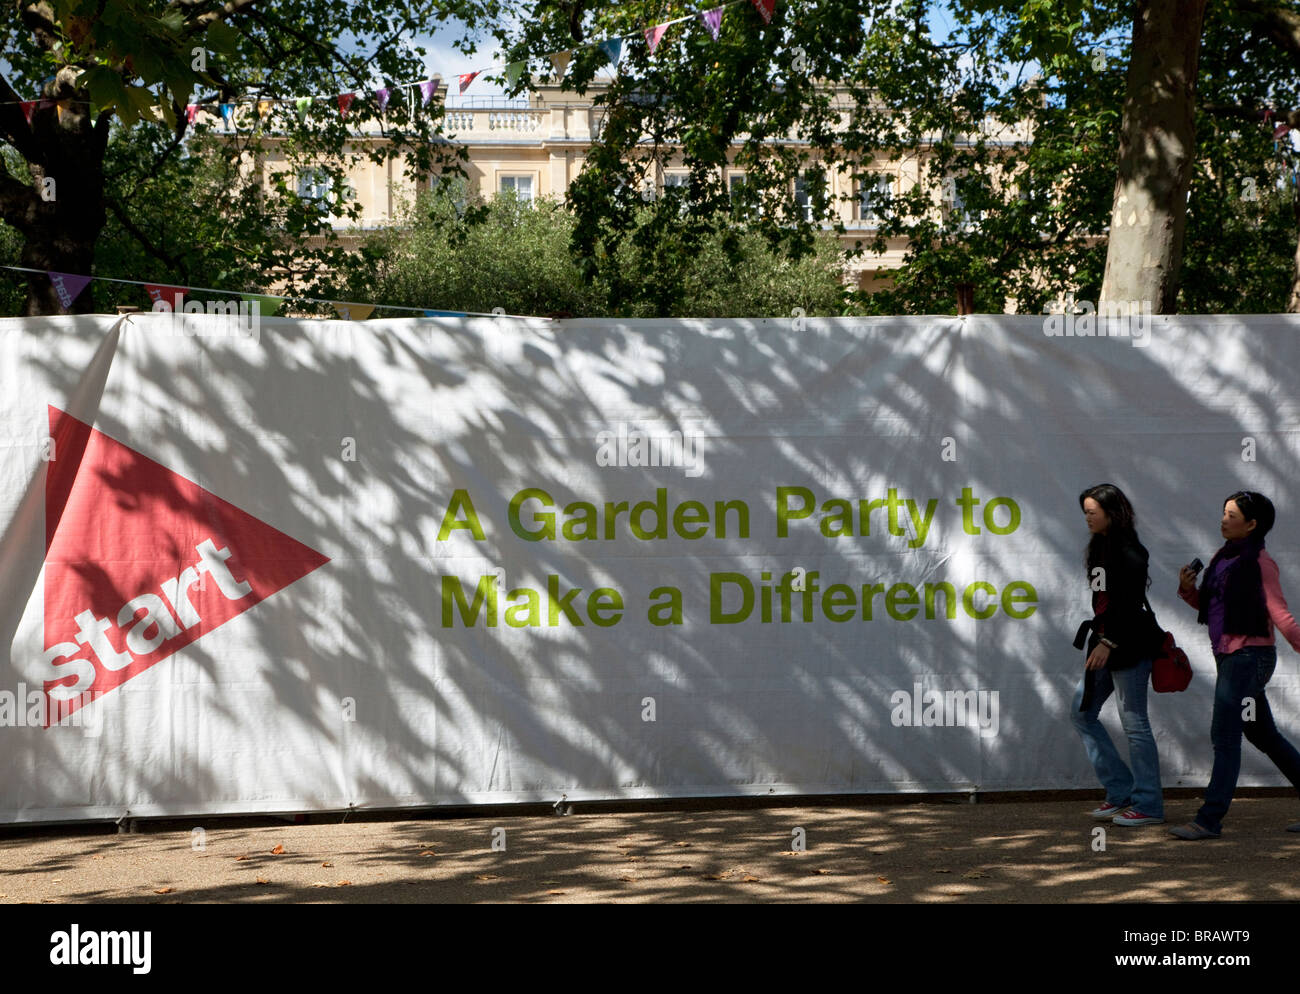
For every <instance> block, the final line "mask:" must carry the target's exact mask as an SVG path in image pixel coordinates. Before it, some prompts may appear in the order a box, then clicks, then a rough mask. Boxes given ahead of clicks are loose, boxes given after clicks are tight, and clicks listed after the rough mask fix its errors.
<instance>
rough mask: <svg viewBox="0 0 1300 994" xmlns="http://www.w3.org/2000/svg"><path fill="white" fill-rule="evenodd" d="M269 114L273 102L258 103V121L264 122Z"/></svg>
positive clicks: (262, 101)
mask: <svg viewBox="0 0 1300 994" xmlns="http://www.w3.org/2000/svg"><path fill="white" fill-rule="evenodd" d="M269 113H271V101H269V100H259V101H258V102H257V119H258V120H259V121H261V120H264V119H265V118H266V115H267V114H269Z"/></svg>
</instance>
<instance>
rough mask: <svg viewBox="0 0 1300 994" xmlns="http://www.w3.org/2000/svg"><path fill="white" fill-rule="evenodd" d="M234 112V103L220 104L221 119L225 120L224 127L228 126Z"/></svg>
mask: <svg viewBox="0 0 1300 994" xmlns="http://www.w3.org/2000/svg"><path fill="white" fill-rule="evenodd" d="M234 114H235V105H234V104H221V120H223V121H225V122H226V127H230V125H231V123H232V120H233V118H234Z"/></svg>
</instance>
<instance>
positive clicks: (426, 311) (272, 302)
mask: <svg viewBox="0 0 1300 994" xmlns="http://www.w3.org/2000/svg"><path fill="white" fill-rule="evenodd" d="M0 269H8V270H12V271H13V272H16V273H44V274H45V275H46V276H47V277H48V278H49V280H50V285H51V286H53V287H54V292H55V294H56V295H57V296H58V298H59V305H60V306H61V307H62V308H63V311H64V313H65V314H66V313H67V312H68V310H69V308H71V307H72V302H73V301H74V300H76V299H77V298H78V297H79V296H81V292H82V291H83V290H85V289H86V287H87V286H89V285H90V282H91V280H100V281H101V282H104V283H123V284H126V285H127V286H139V287H143V288H144V290H145V293H146V294H147V295H148V297H149V305H150V307H151V308H152V306H153V305H154V303H155V302H157V301H159V300H167V301H168V302H169V303H170V304H171V309H172V311H173V312H177V313H179V312H180V311H181V310H182V308H183V307H184V304H185V297H186V296H187V295H188V294H192V293H194V292H196V291H197V292H199V293H215V294H220V295H222V296H223V297H225V298H226V299H231V298H238V299H240V300H246V301H248V302H249V303H252V302H254V301H256V302H257V304H258V313H259V314H263V315H267V316H271V315H274V314H275V313H276V312H277V311H278V310H279V309H280V307H281V305H282V304H283V303H284V302H285V301H286V300H292V301H297V302H301V303H310V304H329V305H330V306H331V307H333V308H334V312H335V313H336V314H338V316H339V317H340V318H342V319H343V320H344V321H364V320H366V318H368V317H370V315H371V314H373V313H374V312H375V309H376V308H381V309H384V310H390V311H409V312H412V313H416V314H419V315H421V316H422V317H426V318H468V317H484V318H495V317H507V318H521V317H528V318H533V319H535V320H542V321H549V320H551V319H550V318H537V317H536V316H535V315H528V314H502V313H496V312H493V313H487V312H485V311H440V310H435V309H432V308H428V307H406V306H404V305H401V304H371V303H361V302H358V301H349V300H330V299H329V298H327V297H301V296H286V295H284V294H278V293H245V292H243V291H240V290H220V289H217V288H215V287H209V286H188V287H187V286H173V285H170V284H166V283H150V282H148V281H147V280H124V279H118V278H117V277H115V276H83V275H81V274H79V273H60V272H55V271H53V270H48V269H32V268H30V267H28V266H0Z"/></svg>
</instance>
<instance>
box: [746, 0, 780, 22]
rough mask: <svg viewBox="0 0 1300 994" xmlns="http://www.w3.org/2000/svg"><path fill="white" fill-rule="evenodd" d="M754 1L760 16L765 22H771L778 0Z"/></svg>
mask: <svg viewBox="0 0 1300 994" xmlns="http://www.w3.org/2000/svg"><path fill="white" fill-rule="evenodd" d="M752 2H753V4H754V9H755V10H757V11H758V15H759V17H761V18H763V23H764V24H771V23H772V12H773V11H774V10H776V0H752Z"/></svg>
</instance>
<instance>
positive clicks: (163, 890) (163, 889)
mask: <svg viewBox="0 0 1300 994" xmlns="http://www.w3.org/2000/svg"><path fill="white" fill-rule="evenodd" d="M171 892H172V889H171V888H170V887H159V888H158V889H157V890H156V891H154V893H155V894H170V893H171Z"/></svg>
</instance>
